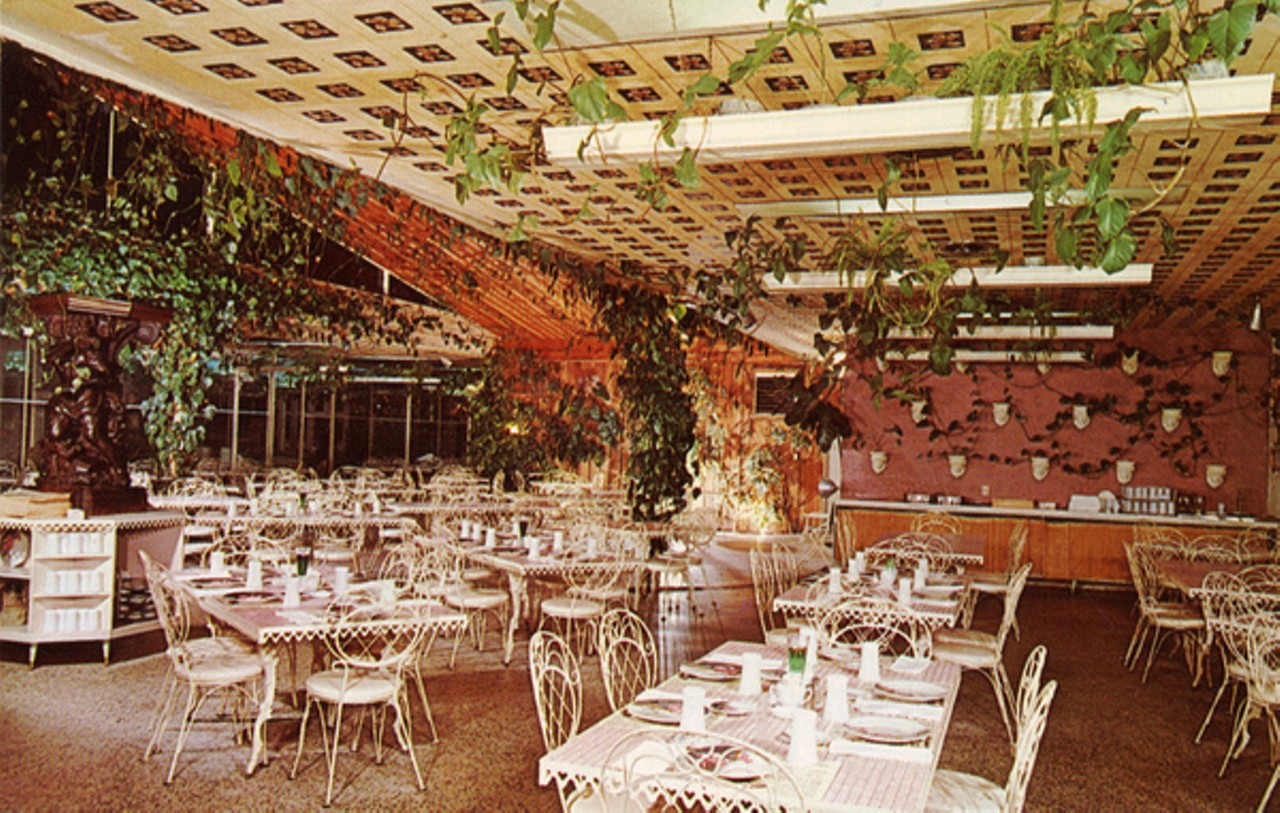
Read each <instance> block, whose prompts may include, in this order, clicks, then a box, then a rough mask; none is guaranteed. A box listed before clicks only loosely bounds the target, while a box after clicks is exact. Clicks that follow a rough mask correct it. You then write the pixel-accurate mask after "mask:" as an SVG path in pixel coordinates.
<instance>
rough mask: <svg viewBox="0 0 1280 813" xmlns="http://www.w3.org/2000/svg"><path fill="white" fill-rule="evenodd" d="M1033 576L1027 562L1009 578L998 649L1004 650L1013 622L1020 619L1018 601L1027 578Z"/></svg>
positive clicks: (997, 642)
mask: <svg viewBox="0 0 1280 813" xmlns="http://www.w3.org/2000/svg"><path fill="white" fill-rule="evenodd" d="M1030 576H1031V563H1030V562H1027V563H1026V564H1024V565H1022V566H1021V567H1019V568H1018V570H1017V571H1016V572H1015V573H1014V574H1013V577H1012V578H1011V579H1009V592H1008V593H1007V594H1006V595H1005V597H1004V614H1003V615H1002V616H1001V617H1000V628H999V629H998V630H996V649H997V651H1000V652H1003V651H1004V641H1005V639H1006V638H1008V637H1009V630H1011V629H1013V624H1014V622H1015V621H1017V619H1018V602H1019V600H1021V598H1022V591H1023V589H1024V588H1026V586H1027V579H1028V578H1029V577H1030Z"/></svg>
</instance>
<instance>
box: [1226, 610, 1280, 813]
mask: <svg viewBox="0 0 1280 813" xmlns="http://www.w3.org/2000/svg"><path fill="white" fill-rule="evenodd" d="M1247 655H1248V665H1249V683H1248V687H1249V691H1248V695H1247V698H1246V706H1245V708H1243V709H1242V710H1241V713H1240V715H1239V716H1238V717H1237V722H1236V731H1235V732H1234V733H1233V734H1232V737H1231V743H1232V745H1233V746H1235V745H1236V744H1237V742H1238V743H1239V745H1238V749H1243V748H1244V746H1245V745H1246V744H1247V743H1248V726H1249V722H1250V721H1251V720H1252V718H1253V717H1255V716H1259V715H1262V716H1265V718H1266V721H1267V736H1268V740H1269V741H1270V743H1271V761H1272V763H1275V762H1276V760H1277V757H1278V756H1280V753H1278V749H1280V718H1278V717H1277V716H1276V714H1277V712H1280V618H1277V617H1276V616H1275V615H1269V614H1268V615H1260V616H1257V617H1256V618H1255V619H1254V621H1253V624H1252V627H1251V629H1250V631H1249V639H1248V650H1247ZM1237 753H1238V750H1237ZM1278 781H1280V764H1277V765H1276V767H1275V768H1274V769H1273V770H1272V772H1271V780H1270V781H1269V782H1267V789H1266V790H1265V791H1264V792H1263V794H1262V799H1261V800H1260V801H1259V802H1258V808H1257V809H1258V813H1262V811H1265V810H1266V809H1267V803H1268V802H1269V801H1270V800H1271V794H1272V792H1273V791H1274V790H1275V787H1276V783H1277V782H1278Z"/></svg>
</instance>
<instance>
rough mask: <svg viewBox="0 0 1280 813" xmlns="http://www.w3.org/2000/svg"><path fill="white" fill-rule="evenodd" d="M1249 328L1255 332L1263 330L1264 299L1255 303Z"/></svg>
mask: <svg viewBox="0 0 1280 813" xmlns="http://www.w3.org/2000/svg"><path fill="white" fill-rule="evenodd" d="M1249 329H1250V330H1252V331H1253V332H1254V333H1257V332H1259V331H1261V330H1262V300H1261V299H1259V300H1257V301H1255V302H1254V303H1253V316H1251V317H1249Z"/></svg>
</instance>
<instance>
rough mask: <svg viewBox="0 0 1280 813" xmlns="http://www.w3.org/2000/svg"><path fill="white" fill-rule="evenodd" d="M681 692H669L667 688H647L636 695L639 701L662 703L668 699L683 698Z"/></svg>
mask: <svg viewBox="0 0 1280 813" xmlns="http://www.w3.org/2000/svg"><path fill="white" fill-rule="evenodd" d="M683 699H684V696H683V695H681V694H680V692H668V691H666V690H665V689H645V690H644V691H643V692H641V693H640V694H638V695H636V702H637V703H661V702H663V701H666V700H683Z"/></svg>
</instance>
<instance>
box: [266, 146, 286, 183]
mask: <svg viewBox="0 0 1280 813" xmlns="http://www.w3.org/2000/svg"><path fill="white" fill-rule="evenodd" d="M266 163H267V174H268V175H270V176H271V177H272V178H279V177H280V176H281V175H283V174H284V173H283V172H281V171H280V164H279V162H277V161H276V154H275V151H274V150H267V152H266Z"/></svg>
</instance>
